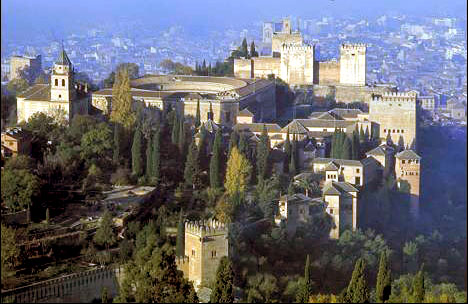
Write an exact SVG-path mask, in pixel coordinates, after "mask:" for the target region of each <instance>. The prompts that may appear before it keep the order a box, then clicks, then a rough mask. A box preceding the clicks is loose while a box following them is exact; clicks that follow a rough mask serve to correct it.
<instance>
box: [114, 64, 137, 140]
mask: <svg viewBox="0 0 468 304" xmlns="http://www.w3.org/2000/svg"><path fill="white" fill-rule="evenodd" d="M130 89H131V88H130V77H129V72H128V69H125V68H123V69H119V71H118V72H117V75H116V79H115V82H114V86H113V88H112V110H111V114H110V120H111V121H112V122H117V123H120V124H121V125H122V127H123V128H124V129H125V130H127V131H128V130H130V129H131V127H132V126H133V125H134V124H135V121H136V115H135V113H134V112H133V110H132V102H133V100H132V95H131V93H130Z"/></svg>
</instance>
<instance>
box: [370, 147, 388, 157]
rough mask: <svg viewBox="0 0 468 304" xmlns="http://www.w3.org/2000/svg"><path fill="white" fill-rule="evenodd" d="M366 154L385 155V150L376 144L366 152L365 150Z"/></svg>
mask: <svg viewBox="0 0 468 304" xmlns="http://www.w3.org/2000/svg"><path fill="white" fill-rule="evenodd" d="M366 155H374V156H379V155H382V156H383V155H385V150H384V149H383V148H382V147H381V146H378V147H377V148H374V149H372V150H370V151H368V152H366Z"/></svg>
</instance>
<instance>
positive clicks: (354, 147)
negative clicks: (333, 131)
mask: <svg viewBox="0 0 468 304" xmlns="http://www.w3.org/2000/svg"><path fill="white" fill-rule="evenodd" d="M351 151H352V155H351V158H352V159H354V160H359V159H360V156H361V145H360V143H359V135H358V132H357V131H353V139H352V142H351Z"/></svg>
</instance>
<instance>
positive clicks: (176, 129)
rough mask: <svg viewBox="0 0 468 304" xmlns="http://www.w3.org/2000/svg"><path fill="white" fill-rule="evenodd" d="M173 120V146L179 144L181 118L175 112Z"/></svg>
mask: <svg viewBox="0 0 468 304" xmlns="http://www.w3.org/2000/svg"><path fill="white" fill-rule="evenodd" d="M172 117H173V120H172V132H171V141H172V144H174V145H177V143H178V142H179V127H180V123H179V116H178V115H177V112H175V111H174V116H172Z"/></svg>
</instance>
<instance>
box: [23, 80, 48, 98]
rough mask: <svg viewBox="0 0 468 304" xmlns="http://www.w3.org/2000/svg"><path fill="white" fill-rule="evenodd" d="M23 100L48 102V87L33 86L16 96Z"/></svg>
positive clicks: (42, 85)
mask: <svg viewBox="0 0 468 304" xmlns="http://www.w3.org/2000/svg"><path fill="white" fill-rule="evenodd" d="M18 97H19V98H24V99H25V100H38V101H50V85H49V84H35V85H33V86H32V87H30V88H29V89H27V90H26V91H24V92H23V93H21V94H19V95H18Z"/></svg>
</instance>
